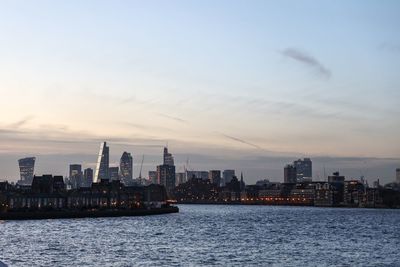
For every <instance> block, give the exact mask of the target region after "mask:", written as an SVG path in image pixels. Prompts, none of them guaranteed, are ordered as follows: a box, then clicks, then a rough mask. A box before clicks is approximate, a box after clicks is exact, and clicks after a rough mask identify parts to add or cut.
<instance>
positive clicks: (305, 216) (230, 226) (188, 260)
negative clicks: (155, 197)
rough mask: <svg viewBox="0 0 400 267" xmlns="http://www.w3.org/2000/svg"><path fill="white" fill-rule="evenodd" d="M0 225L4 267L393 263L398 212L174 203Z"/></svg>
mask: <svg viewBox="0 0 400 267" xmlns="http://www.w3.org/2000/svg"><path fill="white" fill-rule="evenodd" d="M179 208H180V213H179V214H168V215H156V216H147V217H123V218H95V219H65V220H44V221H7V222H1V223H0V261H3V262H5V263H6V264H8V265H9V266H137V265H139V266H143V265H145V266H188V265H189V266H198V265H203V266H210V265H219V266H232V265H235V266H243V265H247V266H254V265H257V266H268V265H271V266H330V265H332V266H338V265H339V266H357V265H358V266H400V210H372V209H336V208H313V207H310V208H305V207H276V206H275V207H274V206H224V205H181V206H179Z"/></svg>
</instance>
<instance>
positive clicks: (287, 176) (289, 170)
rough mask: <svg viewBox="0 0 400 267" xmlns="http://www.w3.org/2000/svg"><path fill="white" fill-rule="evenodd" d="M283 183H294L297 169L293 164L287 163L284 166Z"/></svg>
mask: <svg viewBox="0 0 400 267" xmlns="http://www.w3.org/2000/svg"><path fill="white" fill-rule="evenodd" d="M283 181H284V182H285V183H296V182H297V170H296V167H295V166H294V165H291V164H288V165H286V166H285V168H284V179H283Z"/></svg>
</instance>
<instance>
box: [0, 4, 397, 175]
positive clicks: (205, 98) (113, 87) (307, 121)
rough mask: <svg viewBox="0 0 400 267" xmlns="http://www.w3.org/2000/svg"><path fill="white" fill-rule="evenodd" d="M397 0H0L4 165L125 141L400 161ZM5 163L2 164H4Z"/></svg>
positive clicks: (265, 169) (232, 160) (244, 159)
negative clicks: (27, 157)
mask: <svg viewBox="0 0 400 267" xmlns="http://www.w3.org/2000/svg"><path fill="white" fill-rule="evenodd" d="M399 25H400V2H399V1H15V0H13V1H0V93H1V97H0V114H1V116H0V170H1V172H2V173H1V175H0V179H5V178H9V179H11V180H16V179H17V178H18V166H17V162H16V159H18V158H19V157H24V156H37V157H38V161H37V172H39V173H46V172H52V173H53V174H63V175H65V174H66V172H67V170H68V165H69V164H70V163H82V164H84V165H85V166H92V167H93V164H94V162H95V161H96V154H97V153H98V148H99V144H100V142H101V141H102V140H105V141H108V142H109V144H110V150H111V157H112V158H111V159H110V162H113V163H117V162H118V160H119V157H120V155H121V153H122V151H124V150H127V151H129V152H132V153H133V155H134V161H135V164H136V166H135V175H137V172H138V166H137V165H138V163H139V162H140V160H141V155H142V154H144V155H145V159H146V160H145V167H144V169H145V171H146V173H147V171H148V170H149V169H154V168H155V166H156V165H157V164H159V163H160V162H161V152H162V149H161V147H162V146H164V145H165V144H166V143H167V142H168V146H169V148H170V151H171V152H172V153H173V154H175V155H176V159H177V160H176V161H177V167H178V169H179V168H182V166H183V164H184V162H185V161H186V160H187V159H189V161H190V164H191V168H193V169H205V170H207V169H208V168H220V169H223V168H234V169H236V170H237V171H238V172H240V171H241V170H242V171H244V173H245V175H247V177H249V182H255V181H256V180H257V179H260V178H271V179H272V180H280V179H281V180H282V179H283V165H284V164H285V163H289V162H290V161H292V160H294V159H296V158H297V157H303V156H307V157H311V158H314V159H315V163H316V164H315V165H314V166H315V167H314V173H315V176H318V175H321V172H322V168H323V167H325V168H326V169H327V170H328V171H334V170H342V171H344V174H346V175H353V176H359V175H365V176H366V177H367V178H368V179H370V180H371V181H372V180H374V179H376V178H377V176H378V175H380V177H381V178H382V179H384V180H385V181H387V182H388V181H391V180H393V179H394V173H395V170H394V168H395V167H396V166H397V167H400V160H399V158H400V105H399V101H400V74H399V70H400V34H399ZM3 176H4V177H3Z"/></svg>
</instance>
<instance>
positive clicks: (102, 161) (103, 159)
mask: <svg viewBox="0 0 400 267" xmlns="http://www.w3.org/2000/svg"><path fill="white" fill-rule="evenodd" d="M109 161H110V148H109V147H108V146H107V143H106V142H103V143H101V145H100V151H99V157H98V159H97V166H96V173H95V176H94V181H93V182H99V181H100V180H102V179H103V180H109V179H110V175H109V173H108V170H109Z"/></svg>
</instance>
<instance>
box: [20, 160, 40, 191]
mask: <svg viewBox="0 0 400 267" xmlns="http://www.w3.org/2000/svg"><path fill="white" fill-rule="evenodd" d="M35 160H36V158H35V157H29V158H23V159H19V160H18V165H19V172H20V177H21V183H22V184H26V185H31V184H32V180H33V173H34V170H35Z"/></svg>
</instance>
